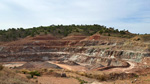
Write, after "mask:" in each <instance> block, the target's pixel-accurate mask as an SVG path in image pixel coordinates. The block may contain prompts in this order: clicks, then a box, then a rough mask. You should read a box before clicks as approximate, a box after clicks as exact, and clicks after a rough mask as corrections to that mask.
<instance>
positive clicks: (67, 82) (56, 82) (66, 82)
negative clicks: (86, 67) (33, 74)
mask: <svg viewBox="0 0 150 84" xmlns="http://www.w3.org/2000/svg"><path fill="white" fill-rule="evenodd" d="M38 83H39V84H80V83H79V81H78V80H76V79H74V78H61V77H48V76H42V77H38Z"/></svg>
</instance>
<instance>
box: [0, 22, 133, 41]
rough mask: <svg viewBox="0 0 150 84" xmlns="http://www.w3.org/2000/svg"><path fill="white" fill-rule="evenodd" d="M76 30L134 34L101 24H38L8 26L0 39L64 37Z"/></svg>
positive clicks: (85, 32)
mask: <svg viewBox="0 0 150 84" xmlns="http://www.w3.org/2000/svg"><path fill="white" fill-rule="evenodd" d="M73 32H77V33H82V34H84V35H87V36H89V35H93V34H95V33H100V34H102V35H105V36H115V37H121V38H131V37H133V36H135V34H132V33H130V32H129V31H128V30H121V31H119V30H118V29H114V28H111V27H110V28H107V27H106V26H102V25H97V24H94V25H74V24H72V25H50V26H40V27H33V28H27V29H24V28H17V29H15V28H10V29H8V30H0V41H14V40H18V39H21V38H25V37H27V36H32V37H34V36H35V35H42V34H45V35H46V34H52V35H54V36H61V37H65V36H67V35H68V34H70V33H73Z"/></svg>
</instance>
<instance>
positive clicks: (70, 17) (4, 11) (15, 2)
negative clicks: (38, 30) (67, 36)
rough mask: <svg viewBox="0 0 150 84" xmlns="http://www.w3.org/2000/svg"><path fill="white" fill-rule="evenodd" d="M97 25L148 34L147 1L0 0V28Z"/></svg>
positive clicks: (149, 0) (149, 3)
mask: <svg viewBox="0 0 150 84" xmlns="http://www.w3.org/2000/svg"><path fill="white" fill-rule="evenodd" d="M52 24H55V25H57V24H64V25H70V24H78V25H80V24H83V25H84V24H87V25H88V24H89V25H92V24H99V25H105V26H107V27H114V28H115V29H119V30H123V29H125V30H129V31H130V32H132V33H140V34H145V33H149V34H150V0H0V29H8V28H20V27H23V28H31V27H38V26H49V25H52Z"/></svg>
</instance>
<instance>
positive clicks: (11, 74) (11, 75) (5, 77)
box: [0, 67, 35, 84]
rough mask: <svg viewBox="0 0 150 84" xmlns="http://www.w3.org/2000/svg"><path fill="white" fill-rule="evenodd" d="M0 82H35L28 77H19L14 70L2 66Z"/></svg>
mask: <svg viewBox="0 0 150 84" xmlns="http://www.w3.org/2000/svg"><path fill="white" fill-rule="evenodd" d="M0 84H35V83H34V82H31V81H29V80H28V79H26V78H24V77H21V76H20V75H19V74H18V73H16V71H14V70H12V69H8V68H5V67H4V68H3V69H2V70H1V71H0Z"/></svg>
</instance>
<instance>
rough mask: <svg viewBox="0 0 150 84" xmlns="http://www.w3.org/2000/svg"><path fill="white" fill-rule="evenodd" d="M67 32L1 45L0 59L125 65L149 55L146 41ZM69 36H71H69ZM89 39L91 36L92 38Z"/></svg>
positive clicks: (5, 60) (95, 65) (1, 60)
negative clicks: (56, 36) (62, 34)
mask: <svg viewBox="0 0 150 84" xmlns="http://www.w3.org/2000/svg"><path fill="white" fill-rule="evenodd" d="M77 37H80V36H70V37H66V38H63V39H55V38H54V37H52V36H48V38H49V39H50V38H51V40H49V39H47V38H45V37H44V38H43V37H42V36H38V37H37V38H36V37H34V38H31V39H28V40H27V41H26V42H24V41H25V39H24V40H23V41H22V40H21V41H16V42H13V43H8V44H5V45H1V47H0V62H14V61H27V62H30V61H51V60H53V61H66V60H68V61H72V62H77V63H86V64H89V65H91V67H98V66H127V63H126V62H125V60H129V61H134V62H138V63H140V62H141V61H142V59H143V58H144V57H149V56H150V52H149V51H147V49H146V46H147V43H145V44H144V43H139V42H131V41H130V40H129V39H123V38H115V37H106V36H100V35H97V34H96V35H93V36H90V37H85V36H81V38H80V39H77ZM69 38H72V39H69ZM73 38H74V39H73ZM91 39H92V40H91Z"/></svg>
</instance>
